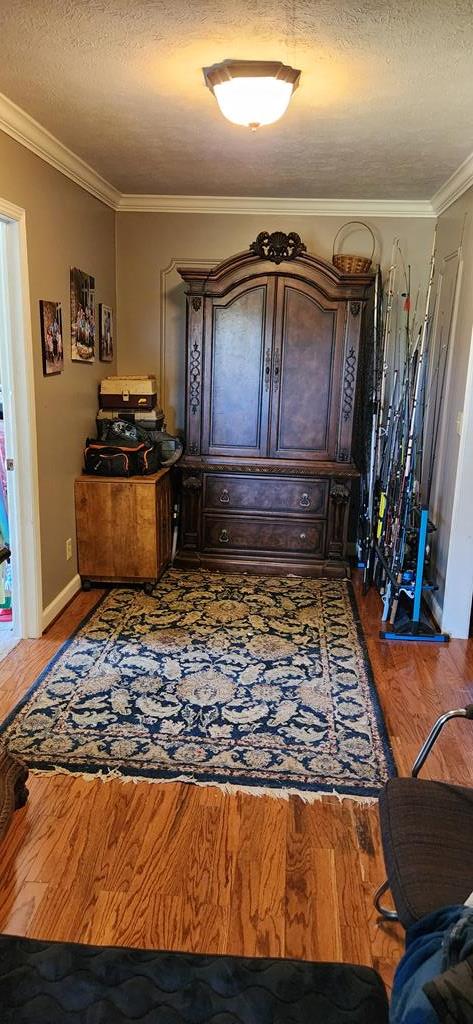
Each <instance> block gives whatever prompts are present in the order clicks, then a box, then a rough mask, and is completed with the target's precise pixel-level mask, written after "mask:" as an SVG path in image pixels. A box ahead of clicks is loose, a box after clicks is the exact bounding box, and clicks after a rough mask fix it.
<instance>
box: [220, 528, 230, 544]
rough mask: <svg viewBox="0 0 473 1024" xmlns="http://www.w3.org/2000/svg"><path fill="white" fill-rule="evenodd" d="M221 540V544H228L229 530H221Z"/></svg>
mask: <svg viewBox="0 0 473 1024" xmlns="http://www.w3.org/2000/svg"><path fill="white" fill-rule="evenodd" d="M218 539H219V541H220V543H221V544H228V542H229V540H230V537H229V536H228V530H220V536H219V538H218Z"/></svg>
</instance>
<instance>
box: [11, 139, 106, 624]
mask: <svg viewBox="0 0 473 1024" xmlns="http://www.w3.org/2000/svg"><path fill="white" fill-rule="evenodd" d="M0 196H1V197H2V198H3V199H7V200H8V201H9V202H11V203H14V204H15V205H17V206H20V207H22V208H24V209H25V210H26V230H27V243H28V264H29V276H30V296H31V319H32V327H33V346H34V370H35V392H36V420H37V438H38V460H39V489H40V523H41V556H42V564H43V604H44V607H46V606H47V605H48V604H49V603H50V602H51V601H52V600H53V599H54V598H55V597H56V596H57V594H58V593H59V592H60V591H61V590H62V589H63V588H64V587H65V586H66V584H67V583H68V582H69V581H70V580H71V578H72V577H73V576H74V575H75V573H76V572H77V566H76V552H75V518H74V501H73V481H74V477H75V476H76V475H77V473H80V471H81V466H82V448H83V442H84V439H85V437H86V436H87V434H88V433H90V432H91V431H92V430H93V429H94V419H95V412H96V404H97V382H98V380H99V379H100V377H102V376H104V374H105V373H109V372H113V364H110V363H100V362H99V361H98V357H97V361H96V362H95V363H93V364H90V365H85V364H84V365H81V364H79V363H72V362H71V355H70V315H69V269H70V267H71V266H76V267H80V268H81V269H82V270H85V271H86V272H87V273H89V274H92V275H94V276H95V285H96V301H97V304H98V303H99V302H105V303H107V304H108V305H110V306H112V307H113V309H114V310H115V214H114V212H113V210H110V209H108V208H107V207H106V206H104V205H103V203H100V202H99V201H98V200H96V199H94V198H93V197H92V196H91V195H89V194H88V193H87V192H85V191H84V190H83V189H81V188H79V186H77V185H75V184H74V183H73V182H72V181H70V180H69V179H68V178H66V177H64V175H62V174H60V173H59V172H58V171H55V170H54V169H53V168H52V167H50V166H49V164H47V163H45V162H44V161H42V160H40V159H39V158H38V157H35V156H34V155H33V154H32V153H30V152H29V150H27V149H25V148H24V147H23V146H20V145H19V144H18V143H16V142H14V141H13V140H12V139H11V138H9V136H7V135H5V134H3V133H2V132H0ZM40 299H50V300H54V301H60V302H61V303H62V316H63V331H64V351H65V368H64V373H62V374H61V375H60V376H54V377H49V378H46V377H43V372H42V360H41V336H40V321H39V300H40ZM67 537H71V538H72V540H73V545H74V553H73V559H72V561H66V555H65V542H66V538H67Z"/></svg>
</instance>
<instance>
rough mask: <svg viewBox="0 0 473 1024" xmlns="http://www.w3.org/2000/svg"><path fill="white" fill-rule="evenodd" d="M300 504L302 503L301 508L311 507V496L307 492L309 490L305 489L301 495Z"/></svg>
mask: <svg viewBox="0 0 473 1024" xmlns="http://www.w3.org/2000/svg"><path fill="white" fill-rule="evenodd" d="M299 505H300V507H301V508H309V506H310V498H309V495H308V494H307V491H304V493H303V494H301V496H300V498H299Z"/></svg>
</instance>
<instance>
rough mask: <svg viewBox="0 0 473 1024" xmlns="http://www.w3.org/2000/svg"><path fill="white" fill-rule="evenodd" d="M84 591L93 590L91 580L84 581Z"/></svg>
mask: <svg viewBox="0 0 473 1024" xmlns="http://www.w3.org/2000/svg"><path fill="white" fill-rule="evenodd" d="M82 590H92V584H91V582H90V580H82Z"/></svg>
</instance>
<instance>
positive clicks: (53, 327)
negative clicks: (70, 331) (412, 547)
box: [39, 299, 64, 377]
mask: <svg viewBox="0 0 473 1024" xmlns="http://www.w3.org/2000/svg"><path fill="white" fill-rule="evenodd" d="M39 313H40V319H41V345H42V349H43V374H44V376H45V377H52V376H53V375H54V374H57V373H62V371H63V369H64V349H63V342H62V312H61V303H60V302H47V301H46V300H45V299H40V302H39Z"/></svg>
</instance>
